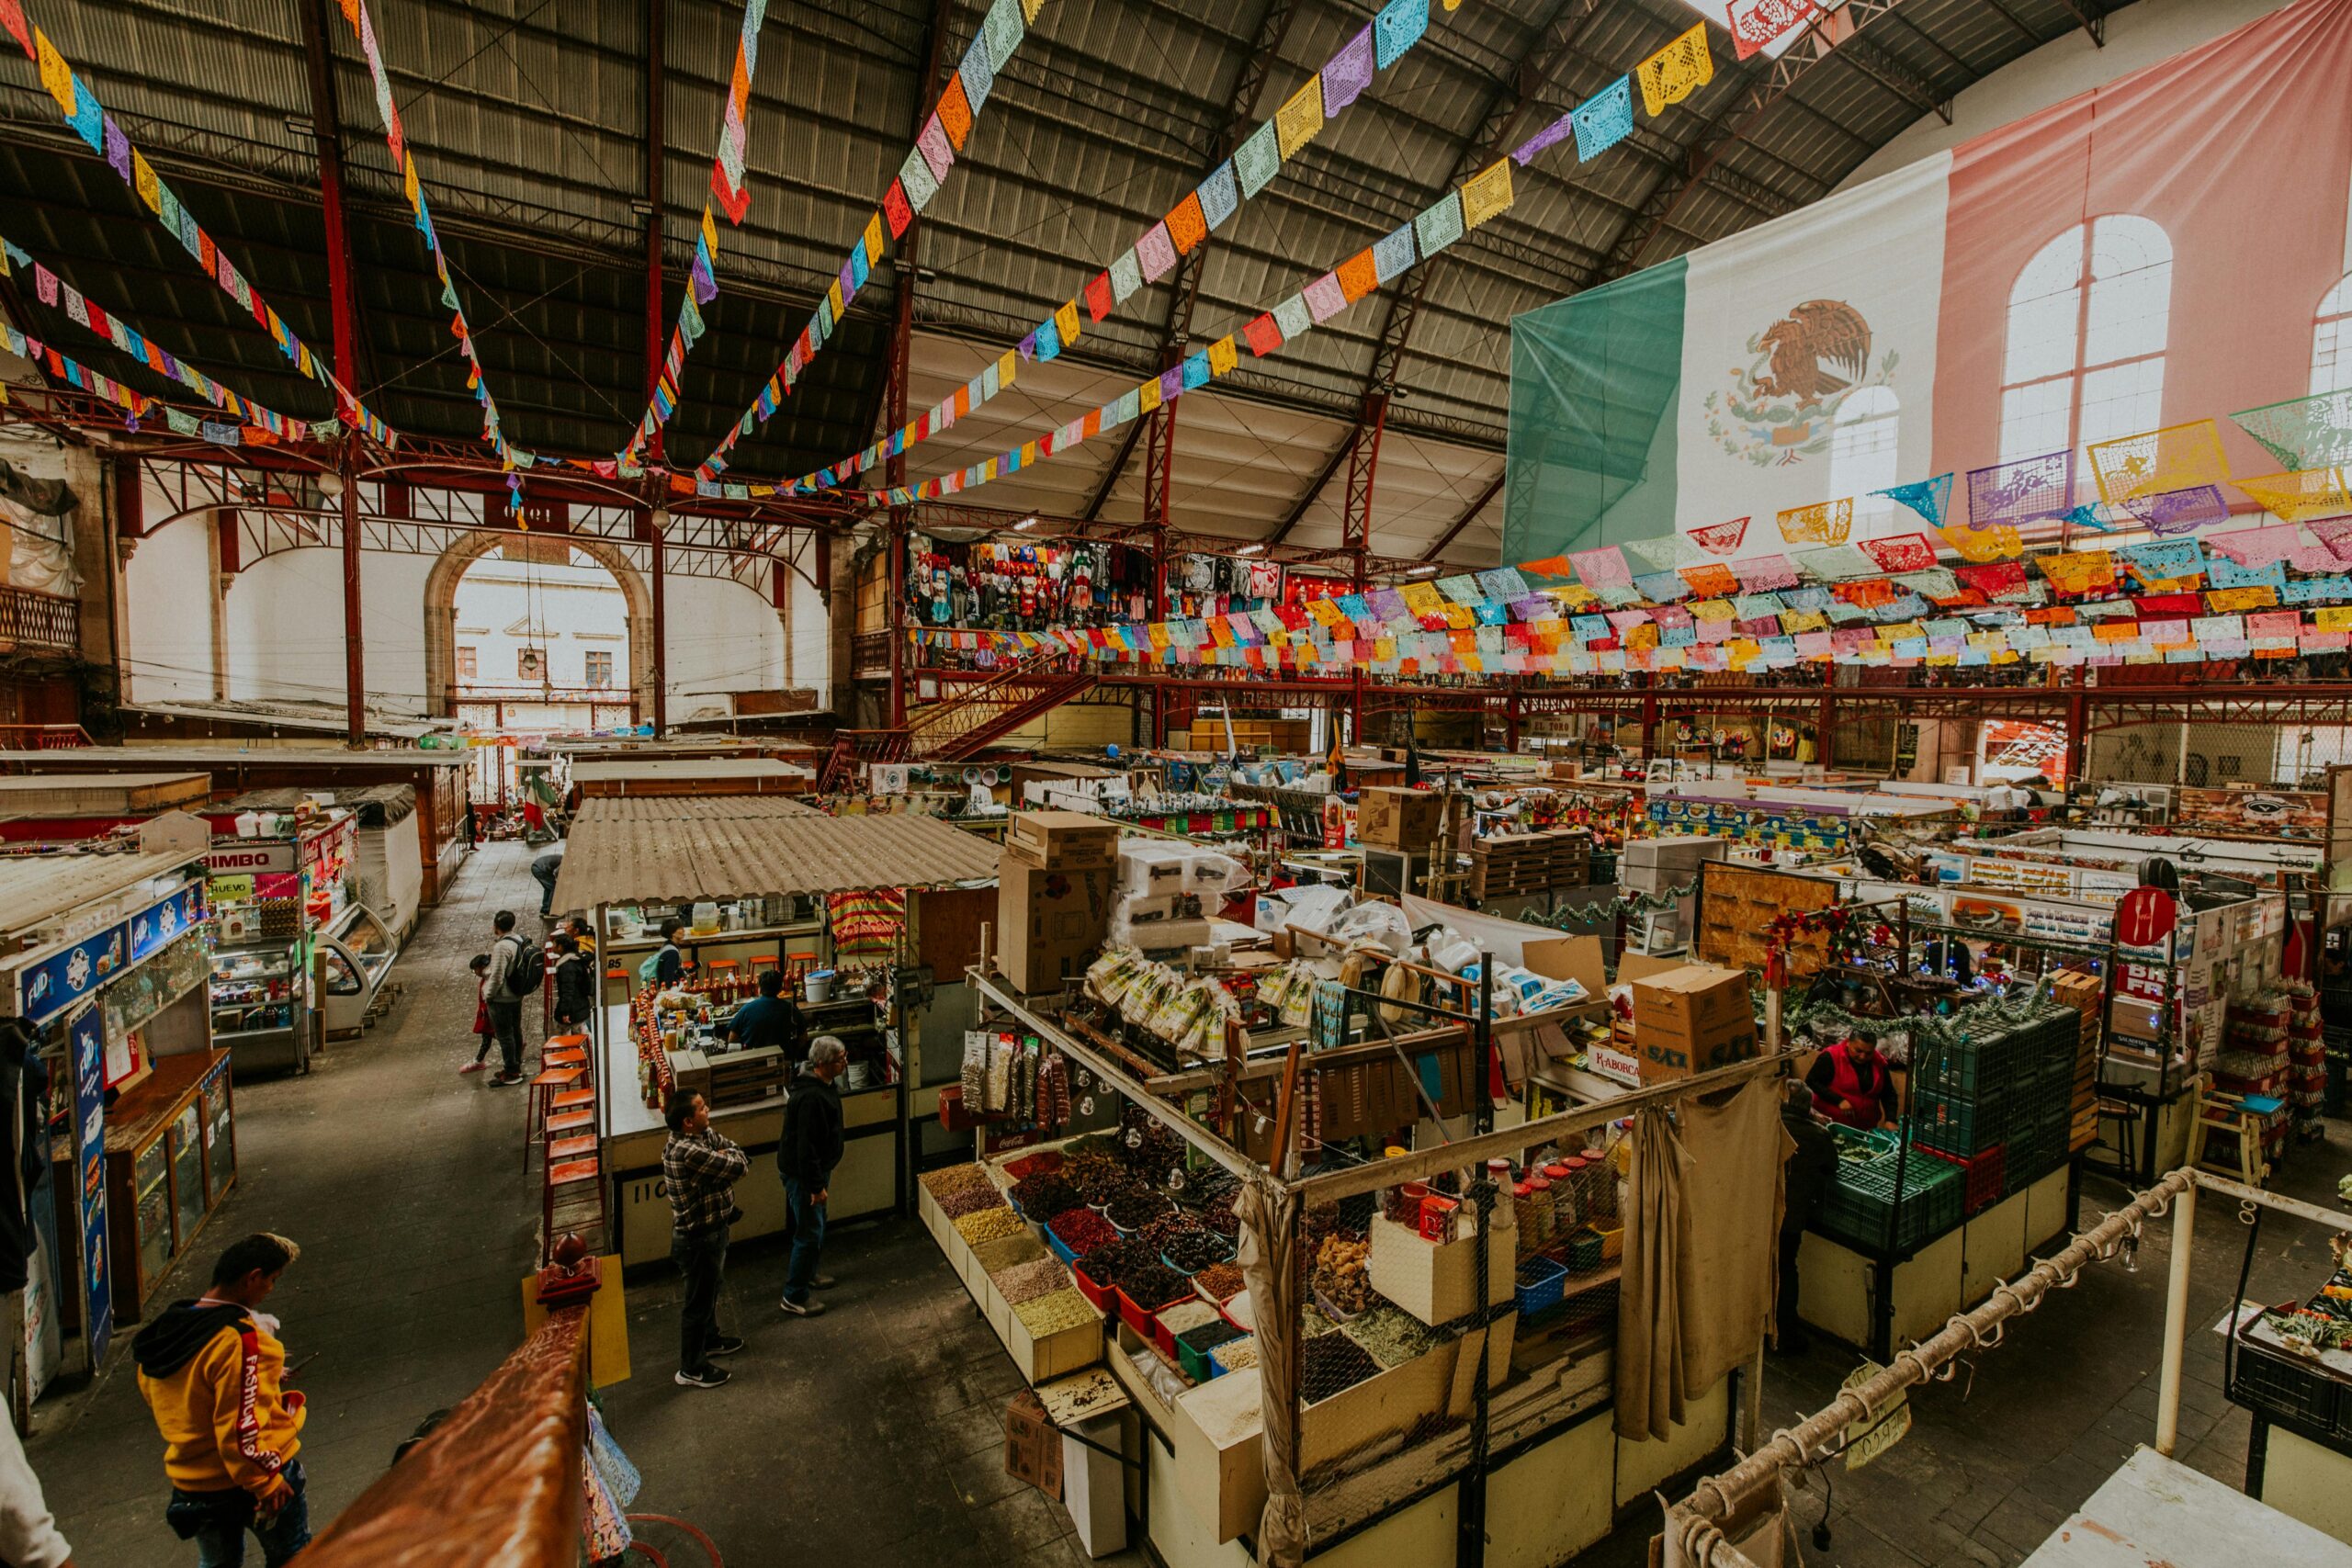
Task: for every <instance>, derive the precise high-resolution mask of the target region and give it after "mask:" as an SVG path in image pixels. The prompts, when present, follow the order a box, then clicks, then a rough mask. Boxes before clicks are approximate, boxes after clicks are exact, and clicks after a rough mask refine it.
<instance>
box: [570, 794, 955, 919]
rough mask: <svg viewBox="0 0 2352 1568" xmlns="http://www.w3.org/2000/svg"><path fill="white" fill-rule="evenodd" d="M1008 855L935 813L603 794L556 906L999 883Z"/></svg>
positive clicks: (578, 832) (573, 843)
mask: <svg viewBox="0 0 2352 1568" xmlns="http://www.w3.org/2000/svg"><path fill="white" fill-rule="evenodd" d="M616 808H622V809H616ZM997 856H998V849H997V846H996V845H994V844H992V843H989V842H988V841H987V840H982V839H980V838H978V837H976V836H974V835H973V834H970V833H967V832H965V831H964V830H963V829H960V828H951V827H949V826H948V825H947V824H946V823H944V822H941V821H939V820H937V819H936V818H929V817H827V816H825V815H823V814H822V813H820V812H813V811H810V810H809V809H808V808H807V807H797V806H794V805H793V804H792V803H790V802H788V801H779V800H773V799H767V798H763V797H761V796H758V795H744V796H737V797H733V798H730V799H725V800H684V799H673V800H661V799H654V800H642V799H641V800H591V801H587V802H585V803H583V804H582V807H581V809H580V815H579V816H578V817H577V818H574V819H573V821H572V824H571V834H570V836H569V838H568V839H567V840H566V841H565V845H564V853H563V868H562V870H561V871H560V872H559V873H558V874H557V877H556V889H555V904H556V907H557V908H560V909H568V910H569V909H593V908H595V907H596V906H597V905H599V904H681V903H685V902H688V901H691V900H693V899H696V898H726V897H782V896H784V895H787V894H795V893H848V892H854V891H857V890H861V889H865V888H876V887H937V886H945V885H947V884H950V883H956V882H975V881H985V880H989V879H990V878H993V877H994V876H995V875H996V864H997Z"/></svg>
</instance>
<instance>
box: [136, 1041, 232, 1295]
mask: <svg viewBox="0 0 2352 1568" xmlns="http://www.w3.org/2000/svg"><path fill="white" fill-rule="evenodd" d="M229 1071H230V1057H229V1055H227V1054H226V1053H224V1052H220V1051H204V1050H199V1051H190V1052H185V1053H182V1054H179V1055H170V1056H162V1057H158V1058H157V1059H156V1062H155V1066H154V1070H153V1072H152V1073H150V1074H148V1076H147V1077H145V1078H144V1079H142V1080H141V1082H140V1083H139V1085H138V1086H137V1087H136V1088H134V1089H129V1090H127V1091H125V1092H124V1093H123V1095H122V1096H121V1097H120V1098H119V1099H118V1100H116V1101H115V1103H114V1104H113V1105H111V1106H109V1107H107V1113H106V1186H107V1215H108V1222H107V1251H108V1253H109V1254H110V1258H109V1261H110V1264H111V1267H112V1268H113V1269H114V1308H115V1319H116V1321H117V1322H118V1323H135V1322H137V1321H138V1320H139V1319H140V1317H141V1315H142V1314H143V1311H144V1307H145V1303H147V1302H148V1301H149V1300H150V1299H151V1298H152V1297H153V1295H154V1294H155V1292H157V1291H158V1290H160V1289H161V1288H162V1286H163V1283H164V1274H165V1273H166V1272H168V1271H169V1270H170V1269H171V1267H172V1265H173V1263H174V1261H175V1260H176V1259H177V1258H180V1257H182V1256H183V1255H185V1254H186V1253H187V1249H188V1248H189V1247H191V1246H193V1245H194V1244H195V1241H196V1237H197V1235H198V1232H199V1231H201V1230H202V1229H203V1227H204V1224H205V1222H206V1221H207V1220H209V1218H210V1217H211V1215H212V1212H213V1211H214V1210H215V1209H217V1208H218V1207H219V1206H220V1201H221V1200H222V1199H224V1198H226V1197H227V1196H228V1195H229V1190H230V1188H231V1187H232V1186H233V1185H234V1184H235V1182H236V1179H237V1156H236V1139H235V1134H234V1129H233V1122H232V1118H233V1108H232V1095H231V1091H230V1088H229ZM125 1215H128V1216H129V1217H130V1219H129V1223H128V1224H125V1223H123V1220H122V1217H123V1216H125Z"/></svg>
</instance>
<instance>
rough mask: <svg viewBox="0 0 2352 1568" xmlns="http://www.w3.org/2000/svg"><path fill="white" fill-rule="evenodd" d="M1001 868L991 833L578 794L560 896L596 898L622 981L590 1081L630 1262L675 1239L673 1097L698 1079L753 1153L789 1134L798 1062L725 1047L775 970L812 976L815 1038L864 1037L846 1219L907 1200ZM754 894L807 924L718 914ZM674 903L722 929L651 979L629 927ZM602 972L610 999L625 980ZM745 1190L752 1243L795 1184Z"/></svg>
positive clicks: (849, 1119) (771, 804)
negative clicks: (666, 980)
mask: <svg viewBox="0 0 2352 1568" xmlns="http://www.w3.org/2000/svg"><path fill="white" fill-rule="evenodd" d="M995 863H996V856H995V852H994V851H993V850H992V849H991V848H990V847H989V846H988V845H986V844H984V843H982V842H981V841H980V840H978V839H975V838H973V837H972V836H970V835H969V834H966V833H963V832H959V831H958V830H957V829H954V828H950V827H947V826H945V825H944V824H942V823H938V822H932V821H926V820H923V819H921V818H905V819H874V818H831V817H827V816H824V815H822V814H820V813H817V812H813V811H810V810H808V809H807V808H806V807H799V806H797V805H796V804H794V803H792V802H790V801H786V800H780V799H773V798H769V797H763V796H739V797H730V798H726V799H718V800H693V799H684V798H657V799H653V800H636V799H631V800H611V799H595V800H589V801H587V802H584V803H583V804H582V809H581V813H580V816H579V818H578V819H577V820H576V821H575V822H574V823H573V824H572V831H571V841H570V844H569V846H568V848H567V851H566V853H565V856H564V863H563V870H562V873H561V874H560V879H559V881H558V883H557V888H556V902H557V905H558V907H559V908H565V909H585V910H588V911H591V913H592V915H593V919H594V929H595V931H596V932H597V933H598V942H599V950H600V951H599V958H600V960H603V961H605V962H604V964H603V966H604V967H605V968H606V969H607V970H608V971H609V970H613V969H618V970H619V971H620V974H621V976H622V978H621V979H620V980H619V982H618V988H619V989H620V990H621V991H622V992H623V993H624V994H623V995H622V997H621V998H620V999H619V1000H617V1001H610V1002H608V1003H607V1005H606V1008H605V1028H604V1029H603V1031H602V1032H601V1033H600V1035H599V1037H598V1039H597V1041H596V1043H595V1049H596V1051H597V1052H598V1056H599V1059H598V1064H597V1071H596V1073H595V1075H594V1083H595V1089H596V1118H597V1121H596V1126H597V1135H598V1137H599V1138H600V1140H601V1141H602V1145H603V1151H604V1170H605V1179H606V1180H607V1181H609V1182H610V1183H611V1184H612V1202H611V1213H612V1214H613V1216H614V1221H613V1223H614V1225H615V1227H616V1233H617V1236H618V1240H619V1246H618V1248H617V1250H618V1251H619V1253H620V1255H621V1258H622V1260H623V1262H624V1263H625V1264H635V1263H642V1262H648V1261H651V1260H653V1259H655V1258H662V1257H666V1256H667V1255H668V1252H669V1246H670V1225H671V1222H670V1211H669V1202H668V1200H667V1199H666V1198H665V1197H664V1196H663V1195H662V1185H661V1158H662V1145H663V1144H664V1143H665V1142H666V1141H667V1132H666V1129H665V1128H664V1126H663V1124H662V1107H663V1106H664V1105H665V1104H666V1103H667V1102H668V1100H669V1097H670V1096H671V1095H673V1094H674V1093H676V1092H679V1090H680V1089H681V1088H682V1087H684V1088H685V1089H692V1090H695V1091H696V1092H700V1093H702V1094H703V1095H704V1096H705V1098H706V1099H707V1100H708V1101H709V1102H710V1104H711V1106H712V1109H713V1114H714V1120H715V1121H716V1123H717V1125H718V1128H719V1130H720V1131H722V1132H724V1133H725V1134H727V1135H728V1136H729V1137H730V1138H733V1139H734V1140H735V1141H736V1142H737V1143H739V1144H741V1145H743V1146H744V1147H745V1148H747V1149H749V1150H751V1151H752V1156H753V1161H754V1163H755V1164H757V1163H758V1162H759V1160H760V1159H761V1157H762V1156H763V1154H765V1153H768V1152H770V1151H773V1149H774V1148H775V1145H776V1143H777V1141H778V1139H779V1138H780V1136H781V1134H782V1131H783V1119H784V1089H785V1086H786V1075H787V1074H788V1073H789V1071H790V1070H791V1067H792V1064H791V1063H790V1062H788V1061H786V1060H785V1059H783V1057H782V1056H781V1055H780V1053H779V1052H777V1051H776V1050H775V1049H774V1048H768V1049H766V1050H754V1051H746V1050H740V1049H732V1048H729V1046H727V1045H726V1044H724V1043H722V1042H720V1041H719V1040H718V1038H717V1036H716V1033H715V1029H716V1026H717V1025H718V1024H720V1023H722V1022H723V1021H725V1019H726V1017H727V1015H728V1014H729V1013H730V1012H731V1011H732V1010H733V1008H734V1007H735V1005H737V1004H738V1003H739V1002H740V1001H741V1000H742V999H743V998H747V997H748V996H750V995H751V994H752V986H753V985H754V983H755V981H756V977H757V975H758V973H759V971H761V970H762V969H765V968H770V967H785V968H786V973H787V974H796V973H798V974H800V980H799V984H800V985H801V987H802V994H803V995H804V997H805V998H806V999H805V1000H804V1002H803V1004H802V1017H803V1019H804V1021H805V1022H806V1023H807V1025H808V1030H809V1034H810V1036H811V1037H814V1036H816V1035H819V1034H831V1035H834V1036H836V1037H838V1038H839V1039H840V1040H841V1041H842V1043H843V1044H844V1045H845V1046H847V1047H848V1049H849V1053H850V1067H849V1070H848V1073H847V1075H846V1076H845V1077H843V1078H842V1080H841V1084H840V1088H841V1089H842V1111H843V1119H844V1122H845V1123H846V1126H847V1132H848V1139H849V1147H848V1153H847V1155H846V1156H845V1157H844V1158H843V1160H842V1166H841V1168H840V1169H839V1170H838V1171H837V1172H836V1173H835V1175H834V1179H833V1184H832V1191H833V1197H832V1201H831V1205H830V1207H831V1212H832V1213H833V1215H834V1217H835V1219H836V1221H838V1222H844V1223H845V1222H847V1221H849V1220H854V1219H857V1218H862V1217H865V1216H866V1215H870V1214H878V1213H893V1212H898V1211H899V1210H901V1209H902V1208H903V1207H904V1205H905V1204H906V1202H907V1201H908V1198H907V1184H908V1182H909V1180H910V1167H911V1164H912V1162H913V1160H914V1159H915V1158H916V1157H917V1156H919V1155H920V1154H921V1153H922V1139H923V1137H924V1136H925V1135H926V1134H924V1133H922V1131H920V1129H921V1128H922V1125H923V1124H924V1123H925V1122H936V1120H937V1117H938V1113H939V1099H940V1090H941V1089H942V1087H943V1086H944V1085H946V1084H949V1083H952V1082H953V1081H954V1079H955V1077H956V1074H957V1072H958V1071H959V1070H960V1066H961V1031H962V1027H963V1023H964V1021H966V1020H968V1019H969V1017H970V1016H971V1012H972V1007H973V1004H972V1001H971V999H970V997H969V994H968V992H967V990H966V988H965V987H964V986H963V983H962V976H963V973H964V969H965V967H966V966H967V964H969V963H970V962H971V959H972V957H973V955H974V954H975V953H977V950H978V929H979V924H980V921H981V920H982V919H985V910H986V908H987V907H988V904H989V900H990V899H992V897H993V893H992V892H991V890H990V889H989V886H988V884H989V880H990V879H991V877H992V875H993V872H994V868H995ZM747 905H748V906H749V907H750V908H752V911H753V914H752V918H753V919H761V920H771V919H774V918H775V917H776V916H778V915H786V916H789V915H794V914H805V915H806V916H807V918H806V919H799V920H793V919H785V920H783V921H782V922H781V923H773V924H766V925H761V926H754V927H748V928H744V929H741V930H735V931H729V930H728V929H726V927H725V922H726V920H727V919H729V916H727V915H726V914H724V913H722V911H723V910H725V909H727V908H732V909H734V910H735V911H737V912H738V917H739V918H740V916H741V911H742V910H743V909H744V908H746V906H747ZM669 910H684V915H682V916H681V918H682V919H687V920H688V922H689V924H694V925H701V926H704V927H706V928H707V931H706V937H705V939H698V940H695V941H693V942H689V943H688V944H687V945H686V949H685V951H686V953H687V954H688V956H689V957H690V958H691V960H692V964H693V966H692V967H691V968H690V969H689V970H688V972H687V975H686V976H685V978H684V981H683V982H682V983H680V984H678V985H675V986H669V987H664V986H661V985H657V984H655V983H654V982H653V979H652V976H650V975H646V976H642V978H640V977H639V965H640V958H639V954H640V953H645V954H650V953H651V951H652V947H651V946H650V945H648V944H646V943H645V942H644V940H643V939H642V938H640V937H637V936H634V935H628V936H616V934H615V933H616V932H624V931H626V932H631V933H633V932H635V931H639V929H641V927H640V922H641V921H642V920H643V919H645V918H646V917H648V916H650V915H652V914H654V913H657V912H660V911H669ZM624 911H629V913H624ZM710 938H717V939H721V940H718V941H711V940H707V939H710ZM608 944H609V945H610V946H612V947H614V948H615V949H616V951H613V952H606V951H605V947H606V946H607V945H608ZM762 944H764V947H763V950H762V951H757V952H745V953H743V955H742V956H741V957H737V956H734V954H735V953H736V952H737V951H738V950H740V949H744V948H762ZM804 958H805V959H806V960H807V963H806V964H799V963H796V962H795V960H797V959H804ZM615 961H617V962H615ZM606 983H607V987H608V993H607V994H608V996H609V995H610V992H611V989H612V988H613V987H614V986H615V982H614V981H613V980H612V979H611V978H610V977H609V976H608V979H607V982H606ZM738 1198H739V1201H741V1203H742V1205H743V1210H744V1217H743V1218H742V1220H741V1221H740V1222H738V1224H737V1225H736V1227H735V1234H736V1235H737V1236H738V1237H739V1238H749V1237H752V1236H758V1235H766V1234H769V1233H771V1232H774V1231H776V1230H779V1229H781V1228H782V1226H783V1224H784V1219H785V1216H784V1198H783V1190H782V1187H781V1185H780V1184H779V1183H776V1182H774V1181H749V1182H746V1183H744V1184H743V1186H742V1187H741V1189H739V1191H738Z"/></svg>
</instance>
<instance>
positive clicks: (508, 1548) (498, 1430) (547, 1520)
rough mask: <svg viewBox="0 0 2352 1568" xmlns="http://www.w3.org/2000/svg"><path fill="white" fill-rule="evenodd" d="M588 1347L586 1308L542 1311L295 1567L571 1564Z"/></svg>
mask: <svg viewBox="0 0 2352 1568" xmlns="http://www.w3.org/2000/svg"><path fill="white" fill-rule="evenodd" d="M587 1349H588V1309H587V1308H586V1307H585V1306H572V1307H564V1308H560V1309H559V1310H558V1311H557V1312H555V1313H554V1314H551V1315H550V1316H549V1317H548V1322H547V1325H546V1326H545V1327H543V1328H541V1329H540V1330H539V1331H538V1333H537V1334H535V1335H533V1336H532V1337H530V1338H529V1339H528V1340H526V1341H525V1342H524V1344H523V1346H522V1348H519V1349H517V1350H516V1351H515V1353H514V1354H513V1355H511V1356H509V1357H507V1358H506V1359H505V1360H503V1361H502V1362H501V1363H499V1367H498V1370H497V1371H494V1372H492V1373H491V1374H490V1376H489V1377H488V1378H487V1379H486V1380H484V1382H482V1385H481V1387H480V1388H477V1389H475V1390H474V1391H473V1393H469V1394H468V1395H467V1396H466V1398H465V1400H464V1402H463V1403H462V1404H459V1405H458V1407H457V1408H456V1409H455V1410H452V1411H451V1412H449V1415H448V1416H447V1419H446V1420H444V1421H443V1422H442V1423H441V1425H440V1426H438V1427H435V1428H434V1430H433V1434H432V1436H430V1437H428V1438H425V1439H424V1441H423V1442H421V1443H419V1444H418V1445H417V1446H416V1447H415V1448H414V1449H413V1450H410V1451H409V1453H408V1455H407V1457H405V1458H404V1459H402V1460H401V1461H400V1463H398V1464H396V1465H394V1466H392V1468H391V1469H390V1470H388V1471H386V1472H384V1473H383V1474H382V1475H380V1476H379V1477H378V1478H377V1480H376V1483H375V1484H374V1485H372V1486H370V1487H368V1490H367V1491H365V1492H363V1493H361V1494H360V1495H358V1496H357V1497H356V1498H355V1499H353V1501H352V1503H351V1506H348V1507H346V1508H345V1509H344V1511H343V1512H342V1513H341V1514H340V1515H338V1516H337V1517H336V1518H335V1521H334V1524H332V1525H330V1526H328V1527H327V1529H325V1530H324V1531H322V1533H321V1534H320V1535H319V1536H318V1538H317V1539H316V1540H312V1541H311V1545H310V1548H309V1550H307V1551H304V1552H303V1553H302V1562H303V1568H393V1565H394V1564H413V1563H420V1562H435V1563H438V1562H449V1563H457V1562H462V1563H465V1564H467V1565H468V1568H544V1565H545V1564H548V1563H568V1562H577V1561H579V1558H580V1525H581V1518H580V1512H581V1508H582V1483H581V1472H580V1466H581V1455H582V1444H583V1443H584V1442H585V1441H586V1439H587V1429H588V1356H587Z"/></svg>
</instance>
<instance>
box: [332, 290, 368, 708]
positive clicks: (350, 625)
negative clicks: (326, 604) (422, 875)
mask: <svg viewBox="0 0 2352 1568" xmlns="http://www.w3.org/2000/svg"><path fill="white" fill-rule="evenodd" d="M342 314H343V313H342V312H341V311H337V312H336V319H337V320H338V321H340V320H341V319H342ZM337 335H338V336H340V335H341V334H340V333H338V334H337ZM347 363H348V362H347V361H346V364H347ZM358 441H359V437H358V436H357V435H349V436H345V438H344V443H343V471H342V479H343V693H344V695H343V719H344V731H345V733H344V739H345V742H347V743H348V744H350V745H352V746H355V747H357V746H364V745H366V744H367V743H368V660H367V657H366V655H365V654H364V652H363V651H362V649H361V643H360V621H359V592H360V588H359V480H358V479H357V478H356V477H355V475H354V473H353V467H354V465H353V462H352V451H353V448H354V447H356V446H357V445H358Z"/></svg>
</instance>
